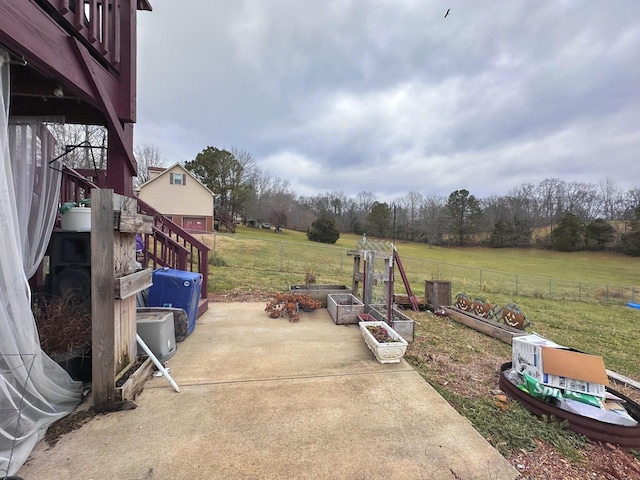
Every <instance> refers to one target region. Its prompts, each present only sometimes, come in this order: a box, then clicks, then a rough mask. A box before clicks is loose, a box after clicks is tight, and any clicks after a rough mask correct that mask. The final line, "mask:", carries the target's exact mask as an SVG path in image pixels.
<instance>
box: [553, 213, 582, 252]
mask: <svg viewBox="0 0 640 480" xmlns="http://www.w3.org/2000/svg"><path fill="white" fill-rule="evenodd" d="M584 232H585V228H584V225H583V223H582V222H581V221H580V219H579V218H578V216H577V215H574V214H573V213H567V214H566V215H565V216H564V217H563V218H562V220H561V221H560V223H559V224H558V226H557V227H556V228H555V230H553V232H552V233H551V246H552V248H553V249H554V250H560V251H563V252H574V251H576V250H582V249H583V248H584Z"/></svg>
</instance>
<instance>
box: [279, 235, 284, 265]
mask: <svg viewBox="0 0 640 480" xmlns="http://www.w3.org/2000/svg"><path fill="white" fill-rule="evenodd" d="M283 256H284V254H283V243H282V242H280V271H281V272H284V267H283V266H282V257H283Z"/></svg>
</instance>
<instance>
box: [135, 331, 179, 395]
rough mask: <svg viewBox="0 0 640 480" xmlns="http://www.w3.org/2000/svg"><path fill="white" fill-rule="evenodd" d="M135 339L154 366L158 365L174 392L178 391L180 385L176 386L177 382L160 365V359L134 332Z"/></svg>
mask: <svg viewBox="0 0 640 480" xmlns="http://www.w3.org/2000/svg"><path fill="white" fill-rule="evenodd" d="M136 340H137V341H138V345H140V346H141V347H142V349H143V350H144V352H145V353H146V354H147V355H149V358H150V359H151V361H152V362H153V363H154V364H155V366H156V367H158V370H160V373H162V375H163V376H164V378H166V379H167V381H168V382H169V383H170V384H171V386H172V387H173V389H174V390H175V391H176V392H178V393H180V387H178V384H177V383H176V382H174V381H173V378H171V375H169V372H167V369H166V368H164V367H163V366H162V363H160V361H159V360H158V359H157V358H156V356H155V355H154V354H153V352H152V351H151V350H150V349H149V347H147V344H146V343H144V340H142V338H140V335H138V334H137V333H136Z"/></svg>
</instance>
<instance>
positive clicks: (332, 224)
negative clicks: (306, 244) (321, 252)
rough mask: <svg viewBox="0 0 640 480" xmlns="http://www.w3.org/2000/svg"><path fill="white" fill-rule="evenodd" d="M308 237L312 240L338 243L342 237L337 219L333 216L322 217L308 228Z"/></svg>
mask: <svg viewBox="0 0 640 480" xmlns="http://www.w3.org/2000/svg"><path fill="white" fill-rule="evenodd" d="M307 238H308V239H309V240H311V241H312V242H321V243H336V242H337V241H338V239H339V238H340V232H339V231H338V227H336V221H335V220H334V219H333V218H331V217H327V216H324V217H320V218H319V219H317V220H316V221H315V222H313V223H312V224H311V226H310V227H309V229H308V230H307Z"/></svg>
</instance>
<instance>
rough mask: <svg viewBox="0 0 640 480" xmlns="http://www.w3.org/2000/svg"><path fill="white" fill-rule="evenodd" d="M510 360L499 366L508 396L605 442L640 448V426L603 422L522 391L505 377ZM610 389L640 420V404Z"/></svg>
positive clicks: (535, 413) (629, 411)
mask: <svg viewBox="0 0 640 480" xmlns="http://www.w3.org/2000/svg"><path fill="white" fill-rule="evenodd" d="M511 365H512V363H511V362H507V363H504V364H503V365H502V367H501V368H500V379H499V382H498V384H499V386H500V389H501V390H502V391H503V392H504V393H506V394H507V395H508V396H509V397H511V398H513V399H515V400H517V401H518V402H520V403H521V404H522V405H523V406H524V407H525V408H526V409H527V410H529V411H530V412H531V413H533V414H534V415H538V416H545V417H548V418H552V419H554V420H557V421H559V422H563V421H566V422H567V428H569V429H570V430H573V431H574V432H577V433H581V434H582V435H584V436H586V437H588V438H590V439H591V440H594V441H597V442H606V443H612V444H615V445H619V446H620V447H622V448H628V449H629V448H634V449H635V448H640V425H639V426H635V427H626V426H622V425H615V424H612V423H606V422H601V421H599V420H595V419H593V418H589V417H584V416H582V415H577V414H575V413H572V412H568V411H566V410H562V409H561V408H558V407H556V406H555V405H552V404H550V403H546V402H543V401H542V400H538V399H537V398H534V397H532V396H531V395H529V394H528V393H525V392H523V391H522V390H520V389H519V388H518V387H516V386H515V385H514V384H513V383H511V382H510V381H509V380H508V379H507V377H506V376H505V372H506V371H508V370H510V369H511ZM607 391H609V392H611V393H613V394H614V395H616V396H618V397H620V398H622V399H623V400H624V401H625V404H624V405H625V408H626V409H627V412H628V413H629V415H631V416H632V417H633V418H634V419H635V420H639V421H640V405H638V404H637V403H636V402H634V401H633V400H631V399H630V398H628V397H626V396H625V395H623V394H622V393H620V392H618V391H616V390H614V389H613V388H609V387H607Z"/></svg>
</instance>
